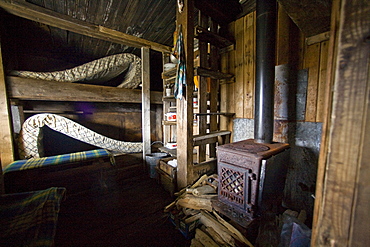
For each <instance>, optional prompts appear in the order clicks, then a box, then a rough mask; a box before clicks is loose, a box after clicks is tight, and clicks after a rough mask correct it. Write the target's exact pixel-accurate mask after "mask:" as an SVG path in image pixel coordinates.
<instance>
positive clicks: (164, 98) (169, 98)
mask: <svg viewBox="0 0 370 247" xmlns="http://www.w3.org/2000/svg"><path fill="white" fill-rule="evenodd" d="M162 100H163V101H170V102H175V101H176V99H175V96H174V95H170V96H163V98H162Z"/></svg>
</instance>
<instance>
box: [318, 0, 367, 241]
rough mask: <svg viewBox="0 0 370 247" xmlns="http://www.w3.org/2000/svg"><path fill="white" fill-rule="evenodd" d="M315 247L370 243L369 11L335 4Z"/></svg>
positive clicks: (352, 3) (345, 0)
mask: <svg viewBox="0 0 370 247" xmlns="http://www.w3.org/2000/svg"><path fill="white" fill-rule="evenodd" d="M331 16H332V22H331V23H332V27H331V33H330V44H329V47H330V48H329V55H328V57H329V58H330V59H329V61H328V74H327V79H328V84H327V85H328V89H329V90H326V93H327V94H326V99H328V100H327V101H326V106H327V107H326V114H325V116H326V118H325V120H324V123H323V135H322V141H321V148H320V159H319V167H318V177H317V186H316V200H315V214H314V222H313V227H312V229H313V231H312V239H311V246H366V245H367V244H368V243H369V242H370V235H369V221H370V214H369V210H368V209H369V205H370V196H369V195H370V187H369V177H370V153H369V150H370V124H369V122H370V102H369V95H370V78H369V75H370V73H369V72H370V71H369V68H370V67H369V58H370V36H369V30H370V19H369V16H370V7H369V3H368V1H367V0H334V1H333V8H332V14H331Z"/></svg>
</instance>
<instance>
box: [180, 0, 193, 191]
mask: <svg viewBox="0 0 370 247" xmlns="http://www.w3.org/2000/svg"><path fill="white" fill-rule="evenodd" d="M178 2H183V8H182V11H181V12H180V11H179V6H177V9H176V11H177V28H178V27H179V25H181V28H182V33H183V36H184V47H185V56H186V78H187V80H186V83H187V85H186V89H185V91H184V94H185V95H184V97H183V98H182V99H177V101H176V104H177V165H178V172H177V185H178V189H181V188H184V187H185V186H187V185H188V184H190V183H192V182H193V181H191V180H192V179H193V143H192V139H193V138H192V137H193V88H194V81H193V78H194V65H193V63H194V19H193V18H194V17H193V16H194V0H184V1H178Z"/></svg>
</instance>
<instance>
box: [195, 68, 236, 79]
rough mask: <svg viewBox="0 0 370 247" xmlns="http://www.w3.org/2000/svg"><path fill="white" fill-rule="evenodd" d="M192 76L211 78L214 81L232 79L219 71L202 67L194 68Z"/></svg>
mask: <svg viewBox="0 0 370 247" xmlns="http://www.w3.org/2000/svg"><path fill="white" fill-rule="evenodd" d="M194 75H199V76H206V77H211V78H212V79H216V80H222V79H231V78H233V77H234V75H231V74H225V73H222V72H219V71H213V70H210V69H206V68H202V67H197V68H194Z"/></svg>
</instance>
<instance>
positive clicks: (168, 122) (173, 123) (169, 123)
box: [162, 120, 177, 125]
mask: <svg viewBox="0 0 370 247" xmlns="http://www.w3.org/2000/svg"><path fill="white" fill-rule="evenodd" d="M162 124H163V125H176V124H177V122H176V121H166V120H163V122H162Z"/></svg>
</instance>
